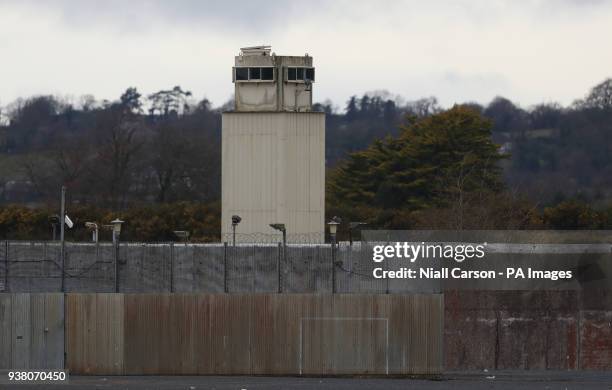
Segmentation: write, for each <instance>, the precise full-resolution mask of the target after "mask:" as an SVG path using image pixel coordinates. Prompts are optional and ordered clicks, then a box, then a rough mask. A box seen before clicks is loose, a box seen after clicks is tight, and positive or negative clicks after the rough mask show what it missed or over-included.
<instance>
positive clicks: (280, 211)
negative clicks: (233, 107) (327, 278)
mask: <svg viewBox="0 0 612 390" xmlns="http://www.w3.org/2000/svg"><path fill="white" fill-rule="evenodd" d="M222 128H223V130H222V131H223V135H222V179H221V180H222V211H221V221H222V222H221V223H222V226H221V234H222V237H223V239H224V240H231V234H230V233H231V216H232V215H233V214H237V215H240V216H241V217H242V222H241V223H240V225H238V229H237V231H238V233H239V235H238V236H237V239H238V241H246V242H248V241H250V240H251V241H252V238H249V237H248V235H256V234H261V233H263V234H270V235H273V234H275V233H277V232H276V231H274V230H273V229H272V228H270V227H269V224H270V223H284V224H285V225H286V228H287V233H288V241H289V242H292V241H296V240H297V238H298V237H299V236H308V238H309V241H310V242H323V238H324V228H325V221H324V217H325V199H324V197H325V115H324V114H323V113H287V112H283V113H280V112H277V113H246V112H233V113H224V114H223V126H222ZM292 237H293V238H295V240H294V239H293V238H292ZM297 241H299V240H297Z"/></svg>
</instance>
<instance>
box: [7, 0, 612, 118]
mask: <svg viewBox="0 0 612 390" xmlns="http://www.w3.org/2000/svg"><path fill="white" fill-rule="evenodd" d="M611 37H612V1H605V0H600V1H597V0H585V1H579V0H514V1H512V0H454V1H452V0H429V1H368V2H358V1H318V0H310V1H299V2H298V1H289V0H284V1H264V2H261V1H260V2H254V1H233V2H231V1H219V2H212V1H211V2H208V1H196V0H183V1H155V0H148V1H144V0H143V1H137V0H130V1H125V0H124V1H118V0H110V1H83V0H82V1H76V0H63V1H61V0H58V1H53V0H49V1H44V2H43V1H27V0H26V1H7V0H0V105H6V104H7V103H10V101H12V100H14V99H15V98H17V97H27V96H30V95H35V94H56V95H60V96H64V97H72V98H73V99H74V100H75V101H77V100H78V97H79V96H80V95H83V94H93V95H94V96H95V97H96V98H97V99H116V98H117V97H118V96H119V95H120V94H121V92H122V91H123V90H125V89H126V88H127V87H129V86H136V87H138V89H139V90H141V91H142V92H143V93H145V94H148V93H151V92H154V91H156V90H159V89H163V88H169V87H172V86H174V85H181V86H182V87H184V88H187V89H189V90H191V91H192V92H193V93H194V95H195V96H196V97H197V98H202V97H207V98H209V99H210V100H212V101H213V103H214V104H215V105H220V104H222V103H224V102H225V101H226V100H227V99H228V98H229V97H230V96H231V94H232V91H233V86H232V83H231V73H230V69H231V67H232V63H233V56H234V55H235V54H237V53H238V49H239V48H240V47H241V46H249V45H254V44H262V43H265V44H271V45H272V49H273V51H275V52H276V53H277V54H279V55H302V54H304V53H306V52H307V53H309V54H310V55H312V56H313V57H314V61H315V66H316V67H317V82H316V84H315V100H317V101H323V100H325V99H328V98H329V99H331V100H332V101H333V102H334V103H335V104H336V105H338V106H339V107H344V104H345V102H346V100H347V99H348V97H349V96H350V95H353V94H357V95H360V94H362V93H364V92H366V91H373V90H387V91H389V92H390V93H391V94H393V95H401V96H403V97H404V98H405V99H408V100H412V99H417V98H420V97H423V96H431V95H433V96H437V97H438V98H439V99H440V101H441V103H442V104H443V105H445V106H448V105H451V104H453V103H454V102H465V101H477V102H481V103H486V102H488V101H490V100H491V99H492V98H493V97H494V96H496V95H502V96H506V97H508V98H510V99H512V100H514V101H516V102H518V103H520V104H521V105H523V106H529V105H531V104H535V103H539V102H550V101H558V102H560V103H562V104H569V103H571V102H572V101H573V100H574V99H576V98H579V97H582V96H583V95H584V94H585V93H586V92H587V90H588V89H589V88H590V87H592V86H593V85H595V84H597V83H598V82H600V81H602V80H603V79H605V78H607V77H612V50H610V39H611Z"/></svg>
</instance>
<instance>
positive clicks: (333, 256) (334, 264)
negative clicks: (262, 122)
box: [332, 234, 336, 294]
mask: <svg viewBox="0 0 612 390" xmlns="http://www.w3.org/2000/svg"><path fill="white" fill-rule="evenodd" d="M335 247H336V235H335V234H332V294H335V293H336V248H335Z"/></svg>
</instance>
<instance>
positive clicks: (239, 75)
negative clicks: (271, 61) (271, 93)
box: [234, 66, 274, 81]
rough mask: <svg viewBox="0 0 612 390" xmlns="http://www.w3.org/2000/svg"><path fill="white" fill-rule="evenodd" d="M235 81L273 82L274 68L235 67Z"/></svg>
mask: <svg viewBox="0 0 612 390" xmlns="http://www.w3.org/2000/svg"><path fill="white" fill-rule="evenodd" d="M234 80H235V81H274V68H273V67H271V66H267V67H259V66H256V67H254V66H251V67H246V66H244V67H235V68H234Z"/></svg>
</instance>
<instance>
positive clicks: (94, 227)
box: [85, 222, 98, 244]
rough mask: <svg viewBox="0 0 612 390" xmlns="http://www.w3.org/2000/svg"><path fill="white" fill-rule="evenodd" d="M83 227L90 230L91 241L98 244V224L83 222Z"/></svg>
mask: <svg viewBox="0 0 612 390" xmlns="http://www.w3.org/2000/svg"><path fill="white" fill-rule="evenodd" d="M85 227H86V228H87V229H89V230H91V241H93V242H95V243H96V244H97V243H98V224H97V223H95V222H85Z"/></svg>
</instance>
